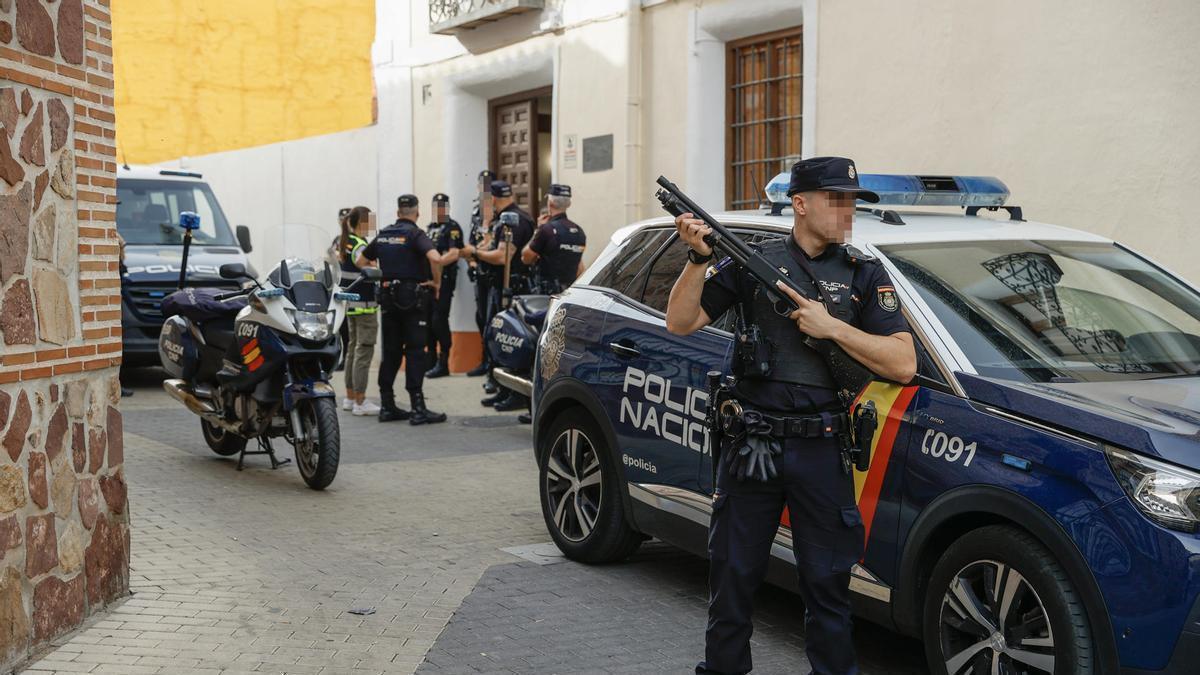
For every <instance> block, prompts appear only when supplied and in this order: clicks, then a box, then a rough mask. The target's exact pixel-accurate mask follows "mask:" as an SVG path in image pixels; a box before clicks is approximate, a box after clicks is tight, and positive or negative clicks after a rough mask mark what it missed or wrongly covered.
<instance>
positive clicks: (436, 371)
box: [425, 354, 450, 378]
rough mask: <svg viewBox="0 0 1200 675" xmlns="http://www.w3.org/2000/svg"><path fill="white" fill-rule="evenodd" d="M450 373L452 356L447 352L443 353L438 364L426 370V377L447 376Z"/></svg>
mask: <svg viewBox="0 0 1200 675" xmlns="http://www.w3.org/2000/svg"><path fill="white" fill-rule="evenodd" d="M449 374H450V357H449V356H448V355H446V354H442V356H441V358H439V359H438V360H437V365H436V366H434V367H432V368H430V369H429V370H427V371H425V377H429V378H437V377H445V376H447V375H449Z"/></svg>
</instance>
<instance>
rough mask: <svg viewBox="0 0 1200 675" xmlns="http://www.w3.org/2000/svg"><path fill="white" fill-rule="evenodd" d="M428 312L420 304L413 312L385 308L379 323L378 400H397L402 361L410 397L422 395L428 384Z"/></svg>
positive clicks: (405, 387)
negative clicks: (396, 389) (380, 329)
mask: <svg viewBox="0 0 1200 675" xmlns="http://www.w3.org/2000/svg"><path fill="white" fill-rule="evenodd" d="M425 317H426V309H425V307H423V306H420V305H418V306H417V307H413V308H411V309H384V310H382V311H381V312H380V320H379V323H380V325H381V326H382V327H383V358H382V359H381V360H380V363H379V397H380V398H381V399H383V401H385V402H388V401H393V400H395V395H394V390H393V386H394V383H395V381H396V373H397V372H399V371H400V361H401V360H402V359H403V361H404V389H405V390H407V391H408V393H409V394H417V393H421V387H422V386H423V385H424V384H425V368H426V366H425V342H426V340H427V339H428V338H427V332H428V330H429V323H428V322H427V321H426V318H425Z"/></svg>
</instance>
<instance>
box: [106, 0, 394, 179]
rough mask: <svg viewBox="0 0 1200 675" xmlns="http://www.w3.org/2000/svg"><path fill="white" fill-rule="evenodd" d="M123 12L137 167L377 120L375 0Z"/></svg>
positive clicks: (185, 0) (219, 3) (115, 9)
mask: <svg viewBox="0 0 1200 675" xmlns="http://www.w3.org/2000/svg"><path fill="white" fill-rule="evenodd" d="M112 17H113V68H114V70H115V75H116V113H117V149H118V152H119V153H122V154H123V156H124V159H126V160H127V161H129V162H134V163H149V162H157V161H162V160H167V159H173V158H176V157H180V156H184V155H201V154H206V153H211V152H218V151H222V150H232V149H236V148H244V147H250V146H255V145H263V144H265V143H275V142H279V141H285V140H290V139H295V138H304V137H308V136H316V135H320V134H328V133H333V132H336V131H344V130H346V129H353V128H357V127H362V126H366V125H369V124H371V122H372V99H373V96H374V90H373V84H372V68H371V43H372V41H373V40H374V36H375V3H374V0H204V1H203V2H197V1H196V0H113V2H112ZM119 156H120V155H119Z"/></svg>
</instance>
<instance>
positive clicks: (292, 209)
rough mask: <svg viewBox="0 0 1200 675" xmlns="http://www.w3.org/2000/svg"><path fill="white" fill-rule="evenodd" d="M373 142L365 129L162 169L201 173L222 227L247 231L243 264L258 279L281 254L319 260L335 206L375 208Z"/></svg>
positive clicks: (333, 230)
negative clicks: (226, 222) (249, 247)
mask: <svg viewBox="0 0 1200 675" xmlns="http://www.w3.org/2000/svg"><path fill="white" fill-rule="evenodd" d="M376 139H377V133H376V128H375V127H367V128H365V129H356V130H354V131H347V132H342V133H337V134H329V135H327V136H316V137H313V138H306V139H301V140H296V141H287V142H284V143H275V144H272V145H264V146H260V147H256V148H247V149H245V150H235V151H232V152H221V153H215V154H212V155H204V156H201V157H187V158H183V159H181V160H177V161H175V162H169V163H167V164H165V166H174V167H182V168H187V169H193V170H196V171H199V172H200V173H202V174H203V175H204V179H205V180H206V181H207V182H208V184H209V185H210V186H212V189H213V192H214V193H215V194H216V196H217V199H218V200H219V201H220V202H221V208H222V209H223V210H224V211H225V216H226V218H228V219H229V222H230V224H235V225H246V226H248V227H249V228H250V233H251V240H252V243H253V244H254V250H253V251H252V252H251V253H250V256H249V257H250V262H251V263H253V264H254V266H255V267H256V268H257V269H258V271H259V273H260V274H265V273H266V272H267V271H268V270H270V269H271V268H273V267H274V266H275V265H277V264H278V262H279V260H280V259H281V258H283V257H285V256H300V257H310V258H322V257H323V256H324V252H325V247H326V246H328V244H329V242H330V240H331V239H332V238H333V237H334V235H336V234H337V232H338V225H337V212H338V209H339V208H341V207H343V206H355V205H358V204H364V205H366V206H370V207H371V208H373V209H377V210H378V209H379V208H380V206H381V205H380V203H379V199H378V191H377V188H376V176H377V174H378V168H377V163H376V154H375V148H376V145H377V140H376ZM394 203H395V201H394V197H393V201H392V204H394ZM389 212H394V207H392V208H390V209H389ZM285 225H286V227H285Z"/></svg>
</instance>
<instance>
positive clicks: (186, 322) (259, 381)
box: [158, 213, 379, 490]
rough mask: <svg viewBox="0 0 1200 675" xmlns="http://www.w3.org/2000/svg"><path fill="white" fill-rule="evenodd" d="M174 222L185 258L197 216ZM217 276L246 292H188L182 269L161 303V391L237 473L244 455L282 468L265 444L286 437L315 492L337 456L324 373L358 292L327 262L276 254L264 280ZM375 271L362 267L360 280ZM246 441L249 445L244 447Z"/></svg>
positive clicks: (239, 272) (230, 272)
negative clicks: (339, 283) (342, 285)
mask: <svg viewBox="0 0 1200 675" xmlns="http://www.w3.org/2000/svg"><path fill="white" fill-rule="evenodd" d="M180 227H182V228H184V230H185V231H186V232H185V236H184V257H185V260H186V255H187V248H188V244H189V243H190V236H189V235H190V233H191V230H193V229H195V228H196V227H199V217H198V216H196V215H195V214H189V213H185V214H181V216H180ZM183 269H184V270H186V269H187V267H186V265H184V266H183ZM219 273H220V276H221V278H223V279H231V280H242V281H244V282H245V285H244V287H243V289H242V290H239V291H233V292H223V293H222V292H218V291H219V289H210V288H187V287H185V286H184V284H185V281H186V279H185V274H186V272H184V273H181V275H180V283H179V286H180V288H179V290H177V291H176V292H174V293H172V294H171V295H169V296H167V297H166V298H165V299H164V300H163V304H162V308H163V315H164V316H165V317H167V319H166V321H165V322H164V324H163V329H162V332H161V334H160V335H159V343H158V351H159V358H160V360H161V361H162V365H163V367H164V368H165V369H166V370H167V372H168V373H169V374H170V375H171V378H170V379H167V380H164V381H163V389H165V390H166V392H167V393H168V394H170V395H171V397H172V398H174V399H176V400H177V401H179V402H180V403H182V404H184V405H185V406H186V407H187V408H188V410H190V411H192V412H193V413H195V414H196V415H198V416H199V417H200V427H201V432H202V433H203V435H204V440H205V442H206V443H207V444H208V447H209V448H210V449H211V450H212V451H213V452H215V453H217V454H218V455H222V456H233V455H238V465H237V467H238V470H239V471H240V470H241V469H242V468H243V465H244V461H245V458H246V456H247V455H267V456H268V457H269V458H270V460H271V468H272V469H275V468H278V467H280V466H282V465H284V464H287V463H288V462H289V461H290V460H288V459H284V460H280V459H278V458H276V456H275V450H274V447H273V446H272V443H271V441H272V439H274V438H279V437H283V438H284V439H285V440H286V441H287V442H288V443H290V444H291V445H292V447H293V448H294V450H295V457H296V465H297V467H298V468H299V469H300V476H301V477H302V478H303V479H304V482H305V483H306V484H307V485H308V486H309V487H310V488H312V489H314V490H322V489H324V488H326V487H328V486H329V484H330V483H332V482H333V479H334V476H335V475H336V474H337V468H338V461H339V457H340V454H341V447H340V445H341V433H340V430H339V428H338V418H337V405H336V403H335V391H334V388H333V386H332V385H331V384H330V382H329V379H330V375H329V373H330V371H332V370H333V367H334V365H335V364H336V363H337V359H338V354H339V352H340V351H341V346H340V344H339V342H338V327H339V326H340V325H341V323H342V322H343V321H344V320H345V317H346V307H347V304H346V303H347V302H352V301H355V300H357V299H358V295H357V294H356V293H352V292H341V291H336V290H335V288H336V282H335V278H334V275H333V271H332V269H331V268H330V266H329V264H328V263H314V262H310V261H306V260H301V259H297V258H289V259H285V260H282V261H281V262H280V263H279V265H278V266H277V267H276V268H275V269H274V270H272V271H271V273H270V274H269V275H268V276H267V278H266V279H265V280H264V281H263V282H262V283H260V282H259V281H258V280H256V279H254V278H253V277H252V276H250V275H249V274H247V272H246V269H245V266H244V265H243V264H241V263H229V264H225V265H222V266H221V267H220V270H219ZM378 276H379V272H378V270H375V269H368V270H365V271H364V274H363V277H361V278H360V279H359V281H362V280H364V279H376V278H378ZM355 283H357V282H355ZM349 290H350V289H347V291H349ZM251 440H254V441H255V442H256V445H257V448H258V449H257V450H255V451H247V449H246V446H247V444H248V443H249V441H251Z"/></svg>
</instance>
